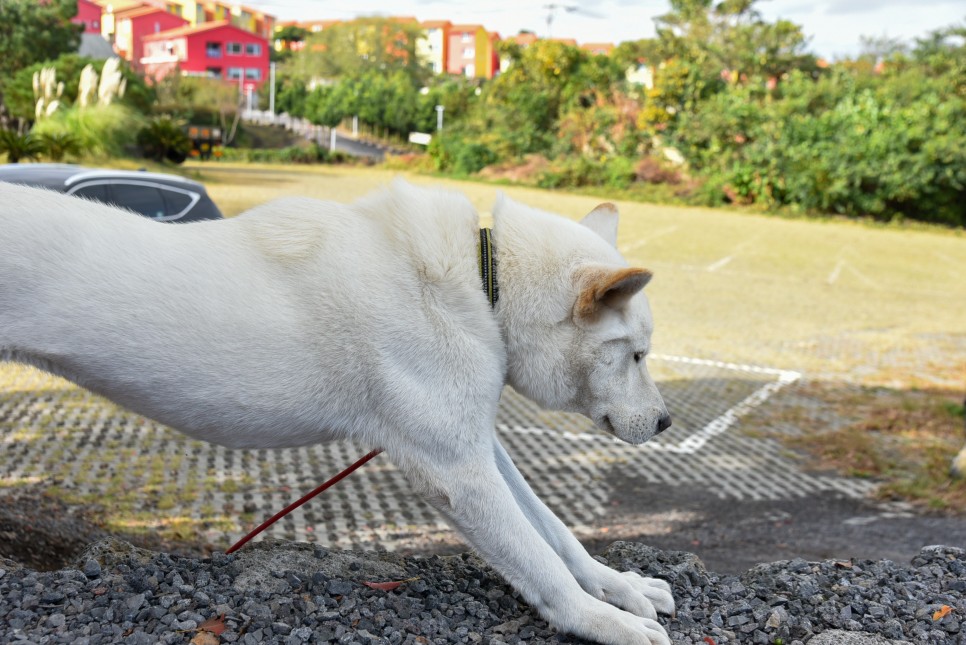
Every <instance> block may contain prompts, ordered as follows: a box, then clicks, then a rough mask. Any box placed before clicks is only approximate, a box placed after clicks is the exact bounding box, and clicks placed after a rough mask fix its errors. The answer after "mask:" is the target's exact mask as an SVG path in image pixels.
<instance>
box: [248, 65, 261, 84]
mask: <svg viewBox="0 0 966 645" xmlns="http://www.w3.org/2000/svg"><path fill="white" fill-rule="evenodd" d="M245 80H246V81H260V80H262V70H260V69H258V68H257V67H249V68H248V69H246V70H245Z"/></svg>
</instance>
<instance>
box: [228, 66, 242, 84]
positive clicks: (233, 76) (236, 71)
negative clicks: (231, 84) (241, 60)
mask: <svg viewBox="0 0 966 645" xmlns="http://www.w3.org/2000/svg"><path fill="white" fill-rule="evenodd" d="M242 73H243V72H242V68H241V67H229V68H228V80H230V81H237V80H238V79H240V78H241V77H242Z"/></svg>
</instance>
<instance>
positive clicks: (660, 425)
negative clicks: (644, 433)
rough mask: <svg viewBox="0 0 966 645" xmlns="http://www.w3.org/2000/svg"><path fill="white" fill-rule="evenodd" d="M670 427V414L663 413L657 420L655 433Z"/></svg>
mask: <svg viewBox="0 0 966 645" xmlns="http://www.w3.org/2000/svg"><path fill="white" fill-rule="evenodd" d="M670 427H671V415H670V414H665V415H663V416H662V417H661V418H660V419H658V421H657V433H658V434H661V433H662V432H664V431H665V430H667V429H668V428H670Z"/></svg>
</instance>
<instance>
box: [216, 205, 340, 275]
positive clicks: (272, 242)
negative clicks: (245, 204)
mask: <svg viewBox="0 0 966 645" xmlns="http://www.w3.org/2000/svg"><path fill="white" fill-rule="evenodd" d="M340 208H341V205H340V204H336V203H333V202H324V201H320V200H316V199H309V198H307V197H284V198H281V199H275V200H272V201H270V202H266V203H264V204H262V205H260V206H257V207H255V208H252V209H250V210H247V211H245V212H244V213H242V214H241V215H238V216H237V217H236V218H235V220H236V223H237V225H238V226H240V227H241V228H242V229H243V231H244V232H245V234H246V235H247V236H248V237H249V239H250V240H251V241H252V243H253V245H254V247H255V248H256V249H257V250H258V251H259V252H261V253H262V254H263V255H265V256H266V257H268V258H271V259H273V260H276V261H279V262H283V263H291V262H298V261H303V260H306V259H308V258H311V257H313V256H314V255H316V254H317V253H319V252H320V251H321V250H322V246H323V244H324V242H325V240H326V237H327V236H328V233H329V230H330V229H331V223H332V217H331V216H332V215H333V213H334V212H337V211H339V210H340Z"/></svg>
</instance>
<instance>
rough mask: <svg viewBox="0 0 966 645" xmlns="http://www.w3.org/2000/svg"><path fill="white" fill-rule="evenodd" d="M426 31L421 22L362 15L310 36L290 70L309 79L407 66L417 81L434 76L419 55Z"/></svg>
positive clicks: (385, 72)
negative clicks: (418, 45)
mask: <svg viewBox="0 0 966 645" xmlns="http://www.w3.org/2000/svg"><path fill="white" fill-rule="evenodd" d="M421 35H422V29H421V28H420V27H419V24H418V23H415V22H413V23H406V22H400V21H398V20H392V19H388V18H360V19H358V20H353V21H352V22H346V23H340V24H337V25H333V26H331V27H327V28H326V29H323V30H322V31H321V32H318V33H316V34H312V35H310V36H308V37H307V38H306V40H305V45H304V46H303V47H302V49H301V50H300V51H299V52H298V53H297V54H296V55H295V56H293V57H292V59H291V61H290V62H289V63H287V64H286V73H287V74H289V75H291V76H293V77H294V78H298V79H300V80H302V81H303V82H305V83H310V82H311V81H314V80H318V79H328V80H334V79H339V78H342V77H359V76H361V75H362V74H363V73H364V72H366V71H368V70H377V71H380V72H382V73H384V74H387V73H391V72H392V71H393V70H397V69H401V70H404V71H405V72H406V73H407V74H408V75H409V76H410V78H412V79H413V80H414V82H418V83H423V82H424V81H426V80H427V79H428V78H429V77H430V70H429V69H428V67H427V66H426V65H425V64H423V63H422V62H420V60H419V57H418V56H417V55H416V41H417V40H418V39H419V37H420V36H421Z"/></svg>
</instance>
